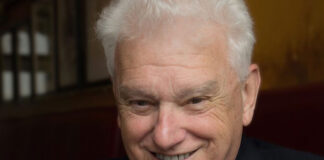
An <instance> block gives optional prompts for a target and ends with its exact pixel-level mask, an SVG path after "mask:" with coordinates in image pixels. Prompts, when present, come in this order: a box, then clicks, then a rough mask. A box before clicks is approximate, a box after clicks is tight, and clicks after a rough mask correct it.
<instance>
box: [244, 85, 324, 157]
mask: <svg viewBox="0 0 324 160" xmlns="http://www.w3.org/2000/svg"><path fill="white" fill-rule="evenodd" d="M323 91H324V85H314V86H309V87H307V88H306V87H303V88H295V89H290V90H276V91H264V92H261V94H260V96H259V100H258V104H257V109H256V112H255V117H254V120H253V122H252V124H251V126H249V127H247V128H245V132H246V134H247V135H248V136H252V137H257V138H260V139H263V140H266V141H270V142H273V143H276V144H279V145H283V146H286V147H289V148H294V149H297V150H304V151H309V152H313V153H317V154H320V155H323V156H324V150H323V148H324V139H323V135H324V128H323V122H324V116H323V115H324V101H323V98H324V92H323Z"/></svg>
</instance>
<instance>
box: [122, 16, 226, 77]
mask: <svg viewBox="0 0 324 160" xmlns="http://www.w3.org/2000/svg"><path fill="white" fill-rule="evenodd" d="M227 50H228V49H227V38H226V35H225V29H224V28H222V27H220V26H218V25H216V24H205V23H199V22H197V23H192V22H188V20H181V21H178V22H177V23H173V24H167V25H163V26H160V27H159V28H157V29H155V32H154V33H152V34H147V35H142V36H140V37H137V38H132V39H125V40H123V41H120V42H119V43H118V44H117V49H116V66H117V67H116V68H119V69H118V70H116V73H117V74H118V72H120V69H122V70H123V69H124V68H136V67H138V66H142V65H147V64H150V63H151V64H156V65H180V66H181V65H182V66H187V64H190V65H191V66H192V65H199V64H198V63H200V64H205V65H210V64H208V63H214V64H215V63H227ZM211 59H212V60H215V61H212V60H211ZM193 60H195V61H193ZM188 62H190V63H188ZM189 67H190V66H189Z"/></svg>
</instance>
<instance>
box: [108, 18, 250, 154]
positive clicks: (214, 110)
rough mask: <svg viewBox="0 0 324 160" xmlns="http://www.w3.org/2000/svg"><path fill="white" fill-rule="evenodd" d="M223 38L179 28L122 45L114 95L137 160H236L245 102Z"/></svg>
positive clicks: (212, 30) (218, 31)
mask: <svg viewBox="0 0 324 160" xmlns="http://www.w3.org/2000/svg"><path fill="white" fill-rule="evenodd" d="M223 32H224V31H223V30H222V28H219V27H217V26H215V25H197V26H192V25H186V23H179V24H174V25H173V26H168V27H164V28H161V29H160V30H159V32H158V33H157V34H154V35H151V36H150V37H146V38H145V39H141V38H137V39H132V40H126V41H123V42H121V43H119V44H118V48H117V55H116V77H115V79H114V91H115V94H116V98H117V101H118V103H119V104H118V108H119V117H118V122H119V126H120V129H121V133H122V138H123V142H124V146H125V148H126V152H127V154H128V156H129V158H130V159H131V160H158V159H161V160H178V159H179V160H183V159H185V160H224V159H235V156H236V154H237V152H238V149H239V146H240V140H241V134H242V126H243V122H242V119H243V118H242V117H243V114H244V113H243V105H242V103H243V102H242V95H241V94H242V92H241V84H240V82H239V78H238V77H237V75H236V73H235V72H234V70H233V69H232V68H231V66H230V64H229V63H228V60H227V46H226V45H227V44H226V42H227V40H226V37H225V35H224V34H223Z"/></svg>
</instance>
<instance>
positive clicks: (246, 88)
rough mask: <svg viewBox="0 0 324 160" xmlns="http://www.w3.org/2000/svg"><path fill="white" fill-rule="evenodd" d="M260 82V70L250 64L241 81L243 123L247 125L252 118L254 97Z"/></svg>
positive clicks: (255, 97)
mask: <svg viewBox="0 0 324 160" xmlns="http://www.w3.org/2000/svg"><path fill="white" fill-rule="evenodd" d="M260 83H261V77H260V70H259V67H258V66H257V65H256V64H251V65H250V67H249V75H248V77H247V78H246V80H245V82H244V83H243V88H242V97H243V116H242V118H243V119H242V120H243V125H244V126H248V125H249V124H250V123H251V121H252V118H253V114H254V109H255V105H256V99H257V96H258V92H259V87H260Z"/></svg>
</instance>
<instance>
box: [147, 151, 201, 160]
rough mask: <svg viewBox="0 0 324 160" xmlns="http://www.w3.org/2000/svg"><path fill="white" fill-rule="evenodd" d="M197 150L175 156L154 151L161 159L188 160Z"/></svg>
mask: <svg viewBox="0 0 324 160" xmlns="http://www.w3.org/2000/svg"><path fill="white" fill-rule="evenodd" d="M195 152H196V151H192V152H188V153H184V154H178V155H173V156H168V155H163V154H159V153H152V154H153V155H154V156H155V157H156V158H157V159H159V160H186V159H188V158H189V157H190V156H191V155H192V154H194V153H195Z"/></svg>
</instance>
